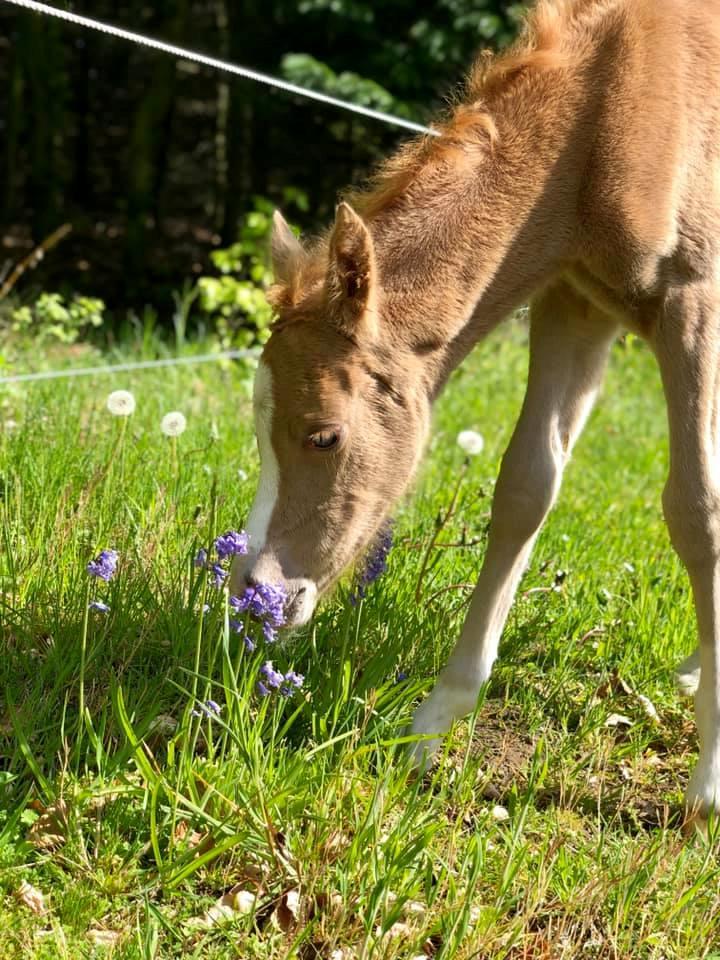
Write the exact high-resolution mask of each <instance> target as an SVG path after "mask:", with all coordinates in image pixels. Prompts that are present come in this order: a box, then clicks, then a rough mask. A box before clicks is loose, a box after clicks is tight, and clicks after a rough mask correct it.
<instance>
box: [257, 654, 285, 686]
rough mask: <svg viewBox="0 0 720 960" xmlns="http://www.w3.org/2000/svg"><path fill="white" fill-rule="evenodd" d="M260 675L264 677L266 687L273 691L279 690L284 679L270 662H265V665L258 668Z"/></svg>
mask: <svg viewBox="0 0 720 960" xmlns="http://www.w3.org/2000/svg"><path fill="white" fill-rule="evenodd" d="M260 673H261V674H262V675H263V677H265V680H266V681H267V685H268V686H269V687H272V689H273V690H277V689H279V687H280V686H281V685H282V684H283V683H284V681H285V677H284V675H283V674H282V673H280V671H279V670H276V669H275V667H273V665H272V660H266V661H265V663H264V664H263V665H262V666H261V667H260Z"/></svg>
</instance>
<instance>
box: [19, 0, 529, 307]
mask: <svg viewBox="0 0 720 960" xmlns="http://www.w3.org/2000/svg"><path fill="white" fill-rule="evenodd" d="M67 6H68V7H69V8H70V9H74V10H76V11H77V12H79V13H86V14H89V15H91V16H95V17H98V18H100V19H106V20H109V21H111V22H113V23H115V24H118V25H121V26H124V27H127V28H128V29H131V30H138V31H141V32H146V33H149V34H151V35H154V36H157V37H159V38H162V39H166V40H169V41H171V42H174V43H177V44H179V45H184V46H187V47H191V48H193V49H195V50H199V51H202V52H206V53H209V54H212V55H215V56H219V57H223V58H228V59H230V60H233V61H236V62H238V63H241V64H243V65H245V66H249V67H252V68H255V69H257V70H261V71H264V72H267V73H271V74H275V75H278V76H281V77H285V78H287V79H290V80H292V81H294V82H296V83H299V84H302V85H304V86H308V87H312V88H315V89H320V90H323V91H325V92H328V93H331V94H334V95H337V96H340V97H343V98H345V99H349V100H354V101H356V102H360V103H363V104H366V105H368V106H372V107H376V108H379V109H382V110H386V111H389V112H392V113H397V114H399V115H401V116H404V117H408V118H410V119H413V120H417V121H419V122H427V120H428V119H430V117H431V116H432V114H433V112H436V111H437V110H438V109H441V108H442V105H443V103H444V101H445V100H446V99H447V97H448V96H450V95H452V93H453V91H454V90H455V89H456V88H457V85H458V83H459V82H460V81H461V80H462V77H463V74H464V72H465V71H466V69H467V67H468V65H469V63H470V61H471V60H472V58H473V56H474V55H475V54H476V53H477V52H478V51H479V50H481V49H483V48H487V47H494V48H497V47H501V46H503V45H505V44H507V43H508V42H509V41H510V40H511V39H512V38H513V37H514V35H515V32H516V30H517V25H518V22H519V19H520V17H521V14H522V11H523V7H524V5H523V4H522V3H511V2H503V0H431V2H430V0H425V2H419V3H418V2H414V0H385V2H382V3H374V4H373V3H366V2H363V0H297V2H285V0H265V2H262V0H244V2H232V0H206V2H193V0H153V2H152V3H147V2H140V0H130V2H128V0H116V2H110V0H85V2H84V3H82V4H80V3H78V4H67ZM407 136H408V134H407V132H403V131H402V130H398V129H396V128H392V127H387V126H385V125H383V124H381V123H378V122H374V121H370V120H365V119H363V118H360V117H356V116H353V115H351V114H348V113H345V112H341V111H339V110H337V109H334V108H331V107H325V106H321V105H319V104H317V103H313V102H311V101H305V100H302V99H299V98H294V97H292V96H288V95H287V94H285V93H281V92H274V91H271V90H269V89H268V88H266V87H263V86H258V85H256V84H253V83H251V82H249V81H245V80H241V79H234V78H228V77H226V76H223V75H221V74H218V73H215V72H213V71H210V70H206V69H204V68H200V67H197V66H195V65H194V64H191V63H189V62H183V61H176V60H175V59H173V58H172V57H169V56H167V55H164V54H160V53H157V52H153V51H150V50H145V49H142V48H139V47H137V46H134V45H131V44H129V43H126V42H123V41H120V40H116V39H113V38H111V37H106V36H102V35H100V34H97V33H91V32H88V31H85V30H82V29H81V28H78V27H74V26H71V25H69V24H65V23H60V22H57V21H54V20H50V19H49V18H46V17H41V16H38V15H36V14H32V13H26V12H24V11H20V10H19V9H18V8H14V7H12V6H9V5H6V4H0V237H1V238H2V249H1V250H0V267H3V268H4V271H5V273H7V270H8V269H9V265H10V264H12V263H13V262H17V260H18V259H20V258H22V257H23V256H24V255H26V254H27V253H28V252H29V251H30V250H32V249H33V248H34V247H35V246H36V245H37V244H39V243H41V242H42V241H43V239H44V238H45V237H47V236H48V235H49V234H50V233H51V232H52V231H53V230H55V229H56V228H57V227H58V226H60V225H62V224H65V223H67V224H70V225H71V226H72V232H71V233H70V234H69V235H68V237H67V238H66V239H64V240H63V241H62V242H61V243H60V244H58V246H57V247H56V248H55V249H54V250H52V251H51V252H49V254H48V256H47V257H46V258H45V259H44V262H43V263H42V264H41V265H40V266H39V267H38V268H37V269H36V270H33V271H32V280H31V283H32V284H35V285H36V286H40V287H43V288H45V289H57V290H61V291H63V290H64V291H72V292H81V293H86V294H95V295H98V296H101V297H102V298H103V299H104V301H105V302H106V303H107V304H108V305H109V306H110V307H114V308H117V307H127V306H135V307H137V306H139V305H141V304H142V303H146V302H147V303H154V304H162V303H166V302H168V300H169V297H170V295H171V292H172V291H173V290H177V289H178V288H179V287H180V286H181V285H182V284H183V281H184V280H185V279H186V278H188V277H191V278H192V277H193V276H194V275H195V276H197V275H199V274H201V273H208V272H211V271H212V266H211V264H210V261H209V254H210V252H211V251H212V250H213V249H215V248H218V247H222V246H228V245H230V244H232V243H233V242H234V241H235V239H236V238H237V236H238V231H239V229H240V226H241V224H242V222H243V218H244V217H246V215H247V211H248V210H251V209H252V208H253V206H254V204H255V202H256V201H255V199H254V198H257V197H262V198H267V199H268V200H270V201H271V202H272V203H274V204H277V205H279V206H282V207H283V208H285V210H286V211H287V213H288V215H289V217H290V219H291V220H293V221H294V222H296V223H298V224H300V225H301V226H302V227H303V229H307V230H312V229H313V228H315V227H317V226H318V225H319V224H321V223H324V222H327V220H328V218H329V217H330V215H331V213H332V209H333V206H334V203H335V199H336V196H337V193H338V191H339V190H340V189H341V188H342V187H343V186H345V185H347V184H348V183H350V182H358V181H359V180H361V179H362V178H363V177H364V176H366V175H367V173H368V172H369V171H370V170H371V169H372V167H373V165H374V164H375V163H376V162H377V161H378V159H379V158H380V157H382V156H383V155H385V154H386V153H388V152H389V151H390V150H392V149H393V147H394V146H395V145H396V144H397V143H398V142H400V141H401V140H402V139H404V138H405V137H407ZM20 292H22V288H20Z"/></svg>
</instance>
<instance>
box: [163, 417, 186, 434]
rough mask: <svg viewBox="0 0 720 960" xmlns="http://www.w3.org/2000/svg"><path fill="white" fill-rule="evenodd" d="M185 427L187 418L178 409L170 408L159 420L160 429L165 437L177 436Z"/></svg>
mask: <svg viewBox="0 0 720 960" xmlns="http://www.w3.org/2000/svg"><path fill="white" fill-rule="evenodd" d="M186 427H187V420H186V419H185V417H184V415H183V414H182V413H180V411H179V410H171V411H170V413H166V414H165V416H164V417H163V418H162V420H161V421H160V429H161V430H162V432H163V433H164V434H165V436H166V437H179V436H180V434H181V433H185V428H186Z"/></svg>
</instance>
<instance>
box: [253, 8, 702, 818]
mask: <svg viewBox="0 0 720 960" xmlns="http://www.w3.org/2000/svg"><path fill="white" fill-rule="evenodd" d="M719 91H720V0H541V2H540V3H539V5H538V6H537V7H536V9H535V11H534V14H533V15H532V17H531V18H530V20H529V24H528V27H527V31H526V35H525V37H524V39H523V41H522V42H521V43H520V44H519V45H518V47H516V48H515V49H514V50H513V51H511V52H510V53H509V54H507V55H505V56H503V57H500V58H497V59H495V60H487V59H481V61H480V62H479V63H478V65H477V66H476V68H475V70H474V71H473V73H472V74H471V76H470V79H469V82H468V87H467V96H466V99H465V101H464V102H462V103H461V104H460V105H458V106H457V107H456V108H455V109H454V111H453V112H452V114H451V115H450V117H449V119H448V120H447V121H446V122H445V123H444V124H442V125H440V126H439V127H438V130H439V132H440V136H439V137H437V138H436V137H426V138H425V139H421V140H418V141H414V142H412V143H410V144H409V145H407V146H406V147H404V148H403V149H402V150H400V151H399V153H397V154H396V155H395V156H394V157H392V158H391V159H390V160H389V161H388V162H387V163H386V165H385V166H384V167H383V168H382V170H381V171H380V173H379V175H378V177H377V178H376V180H375V181H374V183H373V185H372V186H371V188H369V189H368V190H366V191H363V192H357V193H355V194H352V195H350V196H349V197H348V198H347V201H348V202H344V203H341V204H340V206H339V207H338V209H337V215H336V219H335V223H334V225H333V227H332V228H331V230H330V231H329V233H328V235H327V236H326V237H325V238H323V239H322V240H320V241H318V242H317V243H316V245H315V246H314V247H311V248H305V247H303V246H301V244H300V243H299V242H298V241H297V240H296V239H295V237H294V236H293V234H292V233H291V232H290V230H289V229H288V227H287V225H286V224H285V222H284V221H283V219H282V217H280V215H279V214H277V215H276V218H275V226H274V232H273V238H272V253H273V260H274V268H275V275H276V281H277V282H276V285H275V287H274V288H273V289H272V290H271V293H270V296H271V299H272V302H273V304H274V306H275V308H276V310H277V313H278V321H277V323H276V325H275V327H274V330H273V334H272V336H271V338H270V340H269V342H268V344H267V346H266V347H265V351H264V353H263V357H262V360H261V363H260V366H259V370H258V375H257V380H256V386H255V408H256V423H257V434H258V444H259V451H260V458H261V473H260V483H259V489H258V493H257V496H256V500H255V503H254V505H253V508H252V511H251V515H250V519H249V524H248V527H249V532H250V534H251V540H250V543H251V553H250V554H249V556H248V557H247V558H246V559H245V560H244V566H242V567H238V568H236V570H235V571H234V577H235V585H236V586H240V585H242V583H243V580H247V581H249V582H252V581H253V580H269V581H281V582H283V583H284V585H285V587H286V589H287V591H288V602H287V609H286V616H287V619H288V622H289V623H291V624H293V623H294V624H299V623H303V622H305V621H306V620H307V619H308V618H309V617H310V616H311V614H312V611H313V609H314V606H315V602H316V599H317V596H318V595H319V594H320V593H322V592H323V591H324V590H326V589H327V588H328V587H329V586H330V585H331V584H332V583H333V581H335V580H336V579H337V578H338V576H339V575H340V574H341V572H342V571H343V569H344V568H345V567H346V566H347V565H348V564H349V563H350V562H351V561H352V560H353V559H354V558H355V557H357V555H358V554H359V552H360V551H361V550H362V549H363V548H364V547H365V546H366V545H367V544H368V542H369V541H370V540H371V538H372V537H373V536H374V535H375V533H376V532H377V531H378V529H379V527H380V525H381V523H382V522H383V520H384V518H385V517H386V516H387V514H388V512H389V510H390V508H391V505H392V504H393V502H394V501H395V500H396V499H397V498H398V496H399V495H400V494H401V493H402V491H403V490H405V488H406V487H407V485H408V483H409V481H410V479H411V477H412V475H413V473H414V471H415V468H416V466H417V463H418V460H419V459H420V456H421V453H422V450H423V445H424V441H425V439H426V436H427V432H428V425H429V421H430V409H431V404H432V402H433V400H434V398H435V397H436V396H437V394H438V392H439V391H440V390H441V389H442V387H443V385H444V383H445V382H446V380H447V378H448V376H449V374H450V372H451V371H452V370H453V368H454V367H456V366H457V364H458V363H459V362H460V361H461V360H462V359H463V357H465V355H466V354H467V353H468V351H469V350H470V349H471V348H472V347H473V346H474V344H475V343H477V341H478V340H480V339H481V338H482V336H483V335H484V334H485V333H486V332H487V331H488V330H489V329H491V328H492V327H493V326H495V325H496V324H497V323H498V322H499V321H500V320H502V318H503V317H505V316H507V315H508V314H510V313H511V312H512V311H513V310H514V309H515V308H516V307H518V306H519V305H520V304H522V303H524V302H527V301H528V300H529V299H530V300H531V330H530V369H529V377H528V386H527V394H526V397H525V403H524V405H523V408H522V413H521V415H520V419H519V421H518V424H517V426H516V428H515V433H514V435H513V438H512V441H511V443H510V446H509V448H508V450H507V452H506V454H505V457H504V459H503V462H502V468H501V470H500V476H499V478H498V482H497V487H496V491H495V500H494V504H493V511H492V521H491V526H490V535H489V542H488V547H487V553H486V555H485V560H484V563H483V567H482V570H481V573H480V578H479V581H478V585H477V588H476V590H475V592H474V594H473V598H472V603H471V605H470V610H469V613H468V616H467V620H466V622H465V626H464V628H463V631H462V635H461V637H460V640H459V642H458V644H457V646H456V647H455V649H454V651H453V653H452V655H451V656H450V659H449V662H448V664H447V666H446V668H445V670H444V671H443V672H442V674H441V676H440V678H439V680H438V682H437V685H436V686H435V689H434V690H433V692H432V693H431V695H430V696H429V697H428V699H427V700H426V701H425V702H424V703H423V704H422V705H421V706H420V708H419V709H418V711H417V713H416V715H415V720H414V724H413V730H414V731H415V732H417V733H418V734H432V735H436V736H438V737H439V736H440V735H441V734H442V733H444V732H445V731H446V730H447V729H448V728H449V726H450V725H451V723H452V721H453V719H455V718H457V717H461V716H463V715H464V714H467V713H468V712H470V711H472V710H473V708H474V707H475V704H476V702H477V696H478V692H479V690H480V688H481V686H482V685H483V684H484V683H485V681H486V680H487V679H488V677H489V675H490V670H491V668H492V665H493V661H494V660H495V657H496V654H497V648H498V641H499V638H500V634H501V631H502V629H503V626H504V624H505V620H506V617H507V615H508V610H509V608H510V605H511V603H512V600H513V595H514V593H515V590H516V587H517V585H518V581H519V580H520V577H521V575H522V572H523V570H524V568H525V566H526V564H527V562H528V558H529V555H530V551H531V549H532V547H533V544H534V542H535V539H536V537H537V535H538V531H539V530H540V527H541V525H542V523H543V520H544V519H545V517H546V516H547V514H548V511H549V510H550V508H551V507H552V505H553V502H554V500H555V497H556V495H557V492H558V488H559V486H560V480H561V476H562V472H563V468H564V466H565V464H566V463H567V460H568V458H569V456H570V452H571V450H572V448H573V444H574V443H575V441H576V440H577V438H578V435H579V433H580V431H581V429H582V427H583V424H584V423H585V420H586V418H587V416H588V414H589V413H590V409H591V407H592V404H593V401H594V399H595V395H596V393H597V391H598V388H599V386H600V382H601V379H602V376H603V370H604V367H605V363H606V360H607V356H608V352H609V349H610V346H611V344H612V343H613V340H614V339H615V337H616V334H617V332H618V330H619V329H629V330H632V331H634V332H635V333H637V334H638V335H640V336H642V337H643V338H645V340H646V341H647V342H648V343H649V345H650V346H651V348H652V349H653V351H654V352H655V355H656V356H657V360H658V363H659V366H660V370H661V374H662V380H663V384H664V389H665V396H666V400H667V408H668V420H669V427H670V452H671V456H670V475H669V478H668V481H667V486H666V488H665V492H664V495H663V506H664V510H665V516H666V518H667V523H668V526H669V529H670V535H671V538H672V542H673V544H674V546H675V548H676V550H677V551H678V553H679V555H680V557H681V558H682V560H683V561H684V563H685V565H686V567H687V569H688V572H689V574H690V579H691V582H692V588H693V592H694V597H695V604H696V609H697V620H698V630H699V637H700V646H699V652H698V653H696V654H694V655H693V657H692V658H690V659H689V660H688V661H686V663H685V664H684V665H683V668H681V672H682V674H683V682H684V685H685V687H686V688H697V694H696V714H697V724H698V731H699V736H700V756H699V761H698V764H697V767H696V769H695V771H694V773H693V775H692V778H691V781H690V785H689V787H688V791H687V803H688V806H689V807H690V808H691V809H692V810H695V811H697V812H699V813H701V814H703V815H705V814H707V813H708V812H709V811H710V810H711V809H716V810H720V472H719V470H718V443H719V438H718V417H719V415H720V409H719V399H718V394H719V383H720V257H719V252H720V249H719V248H720V93H719ZM438 742H439V740H431V739H428V738H425V739H424V740H419V741H418V743H417V746H416V748H415V749H416V757H417V761H418V762H419V763H422V762H423V761H424V759H425V756H426V755H427V754H428V752H429V751H431V750H432V749H433V748H434V746H435V745H436V744H437V743H438Z"/></svg>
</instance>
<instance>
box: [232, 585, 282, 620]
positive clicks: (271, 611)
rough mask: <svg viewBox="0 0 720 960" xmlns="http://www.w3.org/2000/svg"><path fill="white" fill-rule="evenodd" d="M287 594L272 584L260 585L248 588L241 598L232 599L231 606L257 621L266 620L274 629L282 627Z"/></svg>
mask: <svg viewBox="0 0 720 960" xmlns="http://www.w3.org/2000/svg"><path fill="white" fill-rule="evenodd" d="M286 598H287V594H286V592H285V590H284V589H283V588H282V587H280V586H276V585H274V584H272V583H258V584H255V586H253V587H247V588H246V589H245V590H244V591H243V593H242V594H241V595H240V596H239V597H235V596H233V597H230V606H231V607H232V608H233V610H235V611H236V612H238V613H246V612H247V613H249V614H250V615H251V616H253V617H255V618H256V619H257V620H264V621H267V622H268V623H270V625H271V626H273V627H280V626H282V624H283V622H284V620H285V615H284V612H283V608H284V606H285V600H286Z"/></svg>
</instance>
